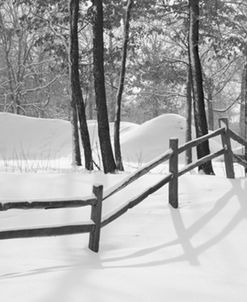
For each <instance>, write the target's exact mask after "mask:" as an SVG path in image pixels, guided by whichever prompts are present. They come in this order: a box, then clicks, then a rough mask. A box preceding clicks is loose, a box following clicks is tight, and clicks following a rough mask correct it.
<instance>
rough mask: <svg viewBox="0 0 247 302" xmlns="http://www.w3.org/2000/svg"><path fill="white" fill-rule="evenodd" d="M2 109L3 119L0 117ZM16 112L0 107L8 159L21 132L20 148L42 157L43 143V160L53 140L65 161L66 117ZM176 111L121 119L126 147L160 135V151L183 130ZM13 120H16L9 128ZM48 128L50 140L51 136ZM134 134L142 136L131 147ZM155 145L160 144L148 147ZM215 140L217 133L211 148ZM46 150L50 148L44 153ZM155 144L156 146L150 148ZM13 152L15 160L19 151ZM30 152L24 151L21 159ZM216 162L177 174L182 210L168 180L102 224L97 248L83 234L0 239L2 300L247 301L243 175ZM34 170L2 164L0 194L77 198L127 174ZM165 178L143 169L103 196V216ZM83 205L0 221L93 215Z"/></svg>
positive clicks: (1, 216)
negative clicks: (138, 121) (231, 174)
mask: <svg viewBox="0 0 247 302" xmlns="http://www.w3.org/2000/svg"><path fill="white" fill-rule="evenodd" d="M5 117H7V120H9V124H8V125H9V128H6V126H5V125H4V124H3V123H4V122H3V121H4V118H5ZM15 117H16V116H13V115H6V114H2V115H0V126H1V129H2V130H4V131H2V132H1V133H0V153H1V154H2V155H4V156H2V158H3V159H4V162H5V165H6V162H7V156H8V155H11V152H12V151H13V150H16V151H15V152H17V151H18V150H19V149H18V146H17V144H18V141H19V142H21V141H22V144H19V146H21V149H20V150H21V151H22V152H20V153H22V154H23V153H24V152H23V150H24V147H25V148H26V146H25V144H24V140H25V138H27V142H29V143H30V145H29V146H28V147H27V149H25V150H27V151H28V154H29V155H31V154H33V158H34V159H37V160H40V159H39V156H38V155H37V154H39V153H38V151H41V153H40V154H43V158H42V159H44V160H51V159H52V158H51V148H52V151H53V150H56V148H57V152H55V153H53V154H57V156H54V158H55V159H56V160H61V167H63V165H62V164H63V163H64V161H63V159H64V158H66V154H67V158H68V162H69V156H70V155H69V152H70V149H69V146H70V143H69V131H68V130H66V129H67V127H68V125H67V124H66V126H64V125H65V123H66V122H63V121H52V120H36V119H29V118H24V117H22V118H20V117H18V119H19V118H20V120H18V119H16V120H15ZM16 118H17V117H16ZM10 119H12V121H11V122H10ZM22 119H23V120H22ZM182 120H183V119H182V118H181V117H179V116H176V115H169V116H162V117H159V118H158V119H156V120H152V121H150V122H147V123H145V124H143V125H140V126H137V125H131V124H130V125H127V124H126V127H128V128H125V127H123V129H124V128H125V130H123V132H122V139H123V146H124V147H125V151H124V152H125V154H131V152H129V151H130V150H137V149H138V148H142V149H143V150H146V149H148V148H150V149H148V150H149V154H148V153H147V156H151V157H153V156H156V155H157V150H158V147H159V146H158V141H160V144H161V145H162V146H161V147H160V150H162V149H163V148H166V146H167V145H166V143H164V142H168V140H169V137H170V135H171V136H177V137H179V138H181V140H182V139H183V132H182V129H181V128H182V126H181V124H182V122H181V121H182ZM30 121H32V122H31V123H30ZM161 121H162V122H161ZM19 122H20V123H19ZM25 122H27V123H29V124H28V126H25V125H27V124H26V123H25ZM178 122H179V123H178ZM18 123H19V124H18ZM42 123H43V124H42ZM90 123H91V124H92V125H94V123H93V122H90ZM90 123H89V124H90ZM14 124H15V125H18V127H16V128H15V129H14ZM38 124H39V125H38ZM20 125H22V126H20ZM41 125H42V126H41ZM147 125H150V128H151V129H152V131H151V129H149V126H147ZM155 125H156V126H155ZM175 125H180V126H181V127H180V128H179V127H177V128H176V127H175ZM24 127H26V128H24ZM60 127H61V128H60ZM62 127H65V128H62ZM94 127H95V126H94ZM152 127H154V128H152ZM174 127H175V129H177V132H176V131H175V129H174ZM17 129H18V130H17ZM42 129H45V131H43V130H42ZM59 129H60V130H59ZM141 129H144V130H143V132H145V133H146V136H144V135H143V132H142V131H141ZM11 131H12V132H11ZM37 131H38V132H37ZM56 131H57V132H56ZM60 131H61V132H60ZM153 131H154V132H153ZM32 133H33V134H32ZM35 133H36V135H37V133H39V138H38V139H37V140H36V142H35V141H32V139H31V137H30V136H31V135H34V134H35ZM52 133H53V134H52ZM54 133H56V134H54ZM152 133H155V136H156V134H157V133H160V135H161V136H160V139H159V137H158V135H157V137H156V138H155V137H153V138H152V137H150V136H152ZM8 134H9V137H8ZM53 135H55V140H53V142H52V143H51V141H50V139H51V137H53ZM63 135H64V136H63ZM67 135H68V137H67V138H66V136H67ZM11 138H12V140H11ZM53 138H54V137H53ZM7 139H8V140H7ZM151 139H153V140H152V141H151V143H150V140H151ZM137 140H139V145H138V144H137V145H136V146H135V145H134V142H136V141H137ZM65 142H66V143H65ZM131 142H132V143H133V144H132V143H131ZM144 142H146V145H145V144H144ZM59 143H60V145H59ZM141 143H142V145H141ZM52 144H53V145H52ZM56 144H57V145H56ZM155 144H157V148H153V147H154V145H155ZM218 144H219V142H217V141H215V142H213V147H214V146H216V147H217V146H218ZM36 146H38V148H37V149H36ZM133 146H134V147H133ZM213 147H212V146H211V148H213ZM11 148H12V149H11ZM131 148H133V149H131ZM217 148H218V147H217ZM6 150H7V151H6ZM45 150H50V151H49V152H47V153H45ZM152 150H156V151H153V153H152ZM18 152H19V151H18ZM18 152H17V153H18ZM59 152H60V153H59ZM66 152H67V153H66ZM12 154H13V152H12ZM45 154H47V157H46V158H45ZM59 156H60V157H59ZM143 158H144V156H143ZM14 159H15V160H20V155H18V158H12V160H14ZM27 160H29V158H24V162H25V161H27ZM30 160H31V159H30ZM142 160H143V162H145V160H144V159H142ZM131 161H132V162H133V161H134V159H131ZM68 162H67V164H68ZM137 164H138V163H137V162H136V165H137ZM12 167H13V166H12ZM214 168H215V171H216V174H217V176H206V175H198V174H186V175H184V176H183V177H181V178H180V181H179V202H180V207H179V209H178V210H174V209H172V208H171V207H170V206H169V205H168V198H167V186H165V187H163V188H162V189H160V190H159V191H157V192H156V193H155V194H153V195H151V196H150V197H149V198H147V199H146V200H145V201H144V202H142V203H141V204H140V205H138V206H137V207H135V208H133V209H131V210H130V211H129V212H128V213H126V214H125V215H123V216H122V217H120V218H119V219H117V220H116V221H114V222H112V223H111V224H109V225H108V226H106V227H105V228H103V229H102V232H101V240H100V251H99V253H98V254H95V253H93V252H91V251H90V250H89V249H88V248H87V245H88V234H82V235H70V236H61V237H50V238H32V239H11V240H2V241H0V292H1V301H4V302H12V301H20V302H24V301H25V302H68V301H69V302H77V301H78V302H79V301H85V302H98V301H100V302H111V301H114V302H122V301H123V302H126V301H129V302H139V301H140V302H150V301H152V302H153V301H155V302H161V301H162V302H163V301H166V300H167V301H190V302H191V301H205V302H208V301H210V302H211V301H213V302H214V301H215V302H220V301H222V302H223V301H224V302H226V301H229V302H230V301H231V302H232V301H238V302H244V301H246V293H247V290H246V287H247V258H246V250H247V237H246V227H247V225H246V223H247V204H246V193H247V179H246V178H244V177H243V171H242V169H240V168H239V166H237V165H236V171H237V176H238V178H236V179H234V180H229V179H226V178H225V177H224V168H223V166H222V163H221V162H214ZM37 172H38V169H37V167H36V168H35V171H29V172H28V173H21V172H20V171H18V172H16V171H15V172H10V171H9V170H8V169H7V168H6V166H5V168H4V169H3V171H2V172H1V173H0V200H1V201H2V202H4V201H7V200H26V199H28V200H40V199H41V200H46V199H51V198H54V199H60V198H66V197H68V198H69V197H75V198H76V197H78V196H81V197H83V196H88V195H90V194H91V190H92V185H93V184H94V183H102V184H103V185H104V189H105V190H108V189H110V188H111V187H112V186H114V185H115V184H117V183H118V182H119V181H121V180H122V179H123V178H124V177H126V173H121V174H116V175H104V174H102V173H100V172H92V173H85V172H84V173H82V172H80V171H74V172H73V171H71V170H69V169H68V170H62V171H60V170H59V171H58V172H56V173H55V172H54V170H52V171H50V169H49V166H47V169H46V170H43V172H42V173H37ZM161 177H162V174H160V173H157V172H156V173H149V174H148V175H146V176H144V177H142V178H141V179H140V180H138V182H136V183H134V184H132V185H131V186H129V187H127V188H125V189H124V190H122V191H121V192H119V193H118V194H117V195H114V196H113V197H111V198H109V199H106V200H105V201H104V203H103V216H105V215H107V213H109V212H110V211H112V210H113V209H114V208H118V207H119V206H120V205H121V204H123V203H125V202H126V200H128V199H129V198H131V197H133V196H135V195H136V194H138V192H141V191H143V190H144V188H145V187H149V186H151V185H152V184H154V183H155V182H157V181H158V180H160V178H161ZM89 210H90V209H89V208H87V207H85V208H80V209H78V208H77V209H66V210H61V209H59V210H49V211H46V210H28V211H21V210H9V211H7V212H0V229H1V230H4V229H9V228H15V227H25V226H26V227H27V226H29V227H30V226H40V225H47V224H49V225H52V224H54V225H56V224H61V223H63V224H66V223H71V222H79V221H84V220H88V219H89V214H90V213H89Z"/></svg>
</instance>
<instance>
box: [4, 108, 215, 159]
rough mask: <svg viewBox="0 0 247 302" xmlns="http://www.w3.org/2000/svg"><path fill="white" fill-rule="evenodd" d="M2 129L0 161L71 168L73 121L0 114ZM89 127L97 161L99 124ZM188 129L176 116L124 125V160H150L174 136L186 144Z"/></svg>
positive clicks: (91, 124) (182, 119)
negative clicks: (62, 162) (57, 162)
mask: <svg viewBox="0 0 247 302" xmlns="http://www.w3.org/2000/svg"><path fill="white" fill-rule="evenodd" d="M0 127H1V128H0V129H2V131H1V132H0V159H2V160H5V161H6V160H15V161H21V160H46V161H48V160H53V159H61V158H63V159H66V160H67V164H68V163H69V165H70V163H71V151H72V145H71V143H72V138H71V124H70V122H68V121H64V120H58V119H40V118H31V117H26V116H18V115H14V114H9V113H0ZM88 128H89V134H90V139H91V145H92V149H93V151H94V156H95V160H96V161H97V158H98V154H99V153H100V152H99V148H100V147H99V139H98V129H97V122H96V121H93V120H89V121H88ZM185 130H186V121H185V118H184V117H182V116H180V115H177V114H163V115H160V116H158V117H157V118H154V119H152V120H149V121H147V122H145V123H144V124H142V125H137V124H134V123H129V122H122V123H121V130H120V137H121V146H122V156H123V159H124V161H125V162H134V163H145V162H147V161H150V160H152V159H154V158H155V157H156V156H158V155H160V154H162V153H163V152H165V151H166V150H167V149H168V148H169V139H170V138H171V137H177V138H178V139H179V144H183V143H184V142H185ZM110 134H111V137H113V123H110ZM193 137H195V135H194V129H193ZM210 147H211V151H215V150H216V149H219V148H220V144H219V143H218V142H217V141H215V140H213V141H212V142H211V145H210ZM180 160H181V161H182V160H183V157H181V159H180Z"/></svg>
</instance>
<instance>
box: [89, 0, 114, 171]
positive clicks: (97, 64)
mask: <svg viewBox="0 0 247 302" xmlns="http://www.w3.org/2000/svg"><path fill="white" fill-rule="evenodd" d="M92 4H93V6H92V14H93V16H92V26H93V74H94V89H95V101H96V108H97V121H98V135H99V142H100V149H101V156H102V162H103V168H104V172H105V173H113V172H114V171H115V170H116V164H115V160H114V156H113V151H112V146H111V140H110V131H109V121H108V112H107V105H106V92H105V75H104V39H103V5H102V0H92Z"/></svg>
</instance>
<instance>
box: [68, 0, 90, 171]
mask: <svg viewBox="0 0 247 302" xmlns="http://www.w3.org/2000/svg"><path fill="white" fill-rule="evenodd" d="M69 12H70V14H69V15H70V53H69V61H70V82H71V104H72V110H73V138H74V141H75V142H74V143H75V146H76V148H77V150H76V153H75V160H76V163H77V164H80V162H79V160H80V158H78V157H79V154H78V151H79V150H78V148H79V144H78V137H77V136H78V135H77V133H76V132H78V128H77V116H78V118H79V122H80V134H81V140H82V145H83V149H84V159H85V168H86V169H87V170H92V169H93V160H92V151H91V144H90V139H89V132H88V127H87V121H86V114H85V105H84V101H83V96H82V91H81V86H80V75H79V45H78V15H79V0H70V1H69Z"/></svg>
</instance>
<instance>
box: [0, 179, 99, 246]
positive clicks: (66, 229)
mask: <svg viewBox="0 0 247 302" xmlns="http://www.w3.org/2000/svg"><path fill="white" fill-rule="evenodd" d="M93 194H94V196H91V197H89V198H85V199H82V200H59V201H30V202H28V201H24V202H22V201H21V202H20V201H17V202H14V201H13V202H2V203H0V211H7V210H10V209H22V210H30V209H45V210H49V209H61V208H73V207H84V206H91V221H89V222H86V223H83V224H73V225H58V226H52V227H42V228H26V229H13V230H12V229H11V230H3V231H0V240H1V239H11V238H29V237H42V236H59V235H70V234H79V233H89V248H90V249H91V250H92V251H94V252H98V250H99V239H100V229H101V208H102V194H103V186H102V185H98V186H93Z"/></svg>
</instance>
